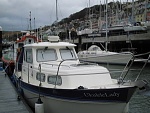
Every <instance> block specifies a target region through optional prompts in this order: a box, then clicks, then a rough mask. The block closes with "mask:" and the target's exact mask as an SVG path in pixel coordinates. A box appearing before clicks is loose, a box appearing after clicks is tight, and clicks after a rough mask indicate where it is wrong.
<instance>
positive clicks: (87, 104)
mask: <svg viewBox="0 0 150 113" xmlns="http://www.w3.org/2000/svg"><path fill="white" fill-rule="evenodd" d="M48 40H49V42H39V43H31V44H25V45H24V47H23V48H22V49H21V50H22V51H21V54H20V56H21V57H19V59H18V65H20V66H17V65H15V66H16V68H15V72H14V75H13V77H14V81H15V82H16V84H17V88H19V91H21V94H23V96H24V98H25V99H26V100H27V102H28V104H29V105H30V106H31V107H33V108H35V103H36V102H37V100H41V101H42V103H44V104H42V105H43V109H44V113H49V112H51V113H70V111H71V112H72V113H99V112H100V111H103V112H104V113H128V105H129V101H130V99H131V97H132V96H133V94H134V92H135V91H136V89H137V87H140V88H141V87H144V85H145V84H144V83H143V81H137V80H136V81H134V82H132V81H131V80H125V78H126V76H127V75H126V74H127V73H128V71H129V70H126V68H125V70H123V72H122V73H124V72H127V73H125V75H124V74H121V76H120V77H119V79H112V78H111V72H110V71H109V70H108V69H107V68H105V67H103V66H100V65H97V64H90V63H80V61H79V59H78V56H77V53H76V51H75V48H74V47H75V46H76V45H75V44H71V43H69V42H60V41H59V37H58V36H49V38H48ZM129 69H130V68H129ZM58 105H59V109H58Z"/></svg>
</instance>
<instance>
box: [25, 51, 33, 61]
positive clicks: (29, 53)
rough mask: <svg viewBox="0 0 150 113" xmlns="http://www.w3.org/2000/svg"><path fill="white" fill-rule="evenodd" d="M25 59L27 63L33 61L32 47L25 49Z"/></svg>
mask: <svg viewBox="0 0 150 113" xmlns="http://www.w3.org/2000/svg"><path fill="white" fill-rule="evenodd" d="M25 61H26V62H27V63H32V62H33V57H32V49H26V51H25Z"/></svg>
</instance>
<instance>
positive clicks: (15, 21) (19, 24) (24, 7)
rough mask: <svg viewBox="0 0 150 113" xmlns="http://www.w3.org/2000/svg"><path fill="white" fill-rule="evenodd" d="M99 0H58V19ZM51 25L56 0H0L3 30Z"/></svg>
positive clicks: (53, 18)
mask: <svg viewBox="0 0 150 113" xmlns="http://www.w3.org/2000/svg"><path fill="white" fill-rule="evenodd" d="M89 1H90V6H93V5H97V4H100V1H101V0H58V19H59V21H60V20H61V19H63V18H66V17H69V16H70V15H71V14H74V13H76V12H78V11H80V10H82V9H84V8H86V7H88V6H89ZM30 11H31V29H34V28H39V27H41V26H42V27H43V26H45V25H51V24H52V23H53V22H54V21H55V20H56V0H0V26H1V27H2V29H3V31H15V30H17V31H18V30H29V28H30V27H29V26H30V21H29V20H30Z"/></svg>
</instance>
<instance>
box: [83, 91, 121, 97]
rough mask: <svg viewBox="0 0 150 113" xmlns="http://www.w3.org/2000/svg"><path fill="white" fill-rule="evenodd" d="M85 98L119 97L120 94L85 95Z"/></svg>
mask: <svg viewBox="0 0 150 113" xmlns="http://www.w3.org/2000/svg"><path fill="white" fill-rule="evenodd" d="M84 96H85V97H119V96H120V93H116V92H113V93H84Z"/></svg>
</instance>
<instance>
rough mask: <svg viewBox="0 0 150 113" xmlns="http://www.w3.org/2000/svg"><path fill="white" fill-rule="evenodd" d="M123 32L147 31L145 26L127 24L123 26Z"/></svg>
mask: <svg viewBox="0 0 150 113" xmlns="http://www.w3.org/2000/svg"><path fill="white" fill-rule="evenodd" d="M124 31H125V32H136V31H147V26H144V25H140V24H136V25H131V24H128V25H126V26H124Z"/></svg>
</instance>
